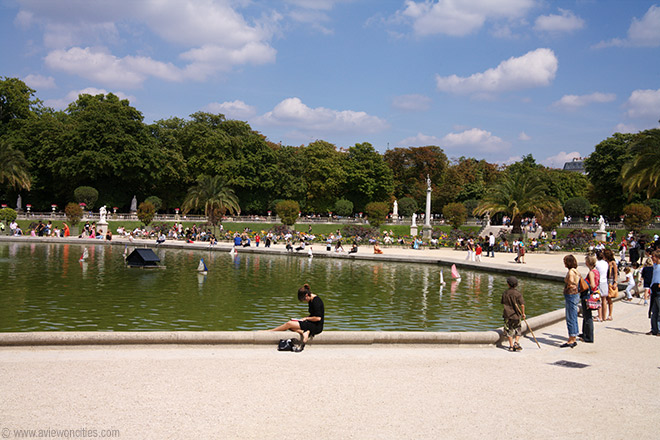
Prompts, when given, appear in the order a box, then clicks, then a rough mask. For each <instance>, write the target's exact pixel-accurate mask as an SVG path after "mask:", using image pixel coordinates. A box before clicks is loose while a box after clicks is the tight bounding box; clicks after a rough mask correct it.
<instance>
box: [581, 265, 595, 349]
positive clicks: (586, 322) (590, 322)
mask: <svg viewBox="0 0 660 440" xmlns="http://www.w3.org/2000/svg"><path fill="white" fill-rule="evenodd" d="M585 263H586V264H587V267H588V268H589V273H588V274H587V278H586V281H587V284H588V285H589V289H588V290H587V291H586V292H583V293H581V294H580V302H581V304H582V333H581V334H580V335H579V336H580V337H581V338H582V341H584V342H594V319H593V315H592V312H593V310H594V309H592V308H591V307H590V304H589V303H590V299H591V301H593V300H594V299H595V298H593V296H596V295H598V296H600V290H599V289H598V284H599V283H600V274H599V273H598V270H597V269H596V256H595V255H587V258H586V259H585ZM596 310H598V309H596Z"/></svg>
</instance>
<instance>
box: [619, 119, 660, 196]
mask: <svg viewBox="0 0 660 440" xmlns="http://www.w3.org/2000/svg"><path fill="white" fill-rule="evenodd" d="M630 152H631V153H632V155H633V158H632V160H631V161H630V162H628V163H627V164H625V165H624V166H623V169H622V170H621V179H622V180H623V182H624V188H625V189H626V191H628V193H638V192H641V191H643V190H646V198H647V199H650V198H651V197H653V195H654V194H656V193H657V192H658V190H659V189H660V129H658V128H654V129H652V130H646V131H643V132H641V133H639V134H637V135H636V136H635V140H634V142H633V144H632V146H631V148H630Z"/></svg>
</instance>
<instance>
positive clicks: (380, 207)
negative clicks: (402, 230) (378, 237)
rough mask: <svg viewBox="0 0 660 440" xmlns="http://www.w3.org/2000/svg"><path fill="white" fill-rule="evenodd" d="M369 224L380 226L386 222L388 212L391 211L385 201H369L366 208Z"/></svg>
mask: <svg viewBox="0 0 660 440" xmlns="http://www.w3.org/2000/svg"><path fill="white" fill-rule="evenodd" d="M365 210H366V212H367V218H368V219H369V224H370V225H371V226H374V227H378V226H380V225H381V224H383V223H385V219H386V218H387V214H389V212H390V206H389V205H388V204H387V203H385V202H371V203H367V206H366V208H365Z"/></svg>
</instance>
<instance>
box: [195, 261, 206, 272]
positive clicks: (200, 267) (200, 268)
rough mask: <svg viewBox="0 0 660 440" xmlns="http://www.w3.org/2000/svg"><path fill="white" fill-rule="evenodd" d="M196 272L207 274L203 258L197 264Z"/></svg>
mask: <svg viewBox="0 0 660 440" xmlns="http://www.w3.org/2000/svg"><path fill="white" fill-rule="evenodd" d="M197 272H208V268H207V267H206V264H205V263H204V259H203V258H200V260H199V264H198V265H197Z"/></svg>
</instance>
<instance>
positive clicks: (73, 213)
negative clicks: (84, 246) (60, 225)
mask: <svg viewBox="0 0 660 440" xmlns="http://www.w3.org/2000/svg"><path fill="white" fill-rule="evenodd" d="M64 212H65V213H66V218H67V219H69V223H71V226H75V225H77V224H78V222H79V221H80V219H81V218H82V216H83V209H82V207H81V206H80V205H79V204H77V203H73V202H70V203H67V205H66V207H65V208H64Z"/></svg>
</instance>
